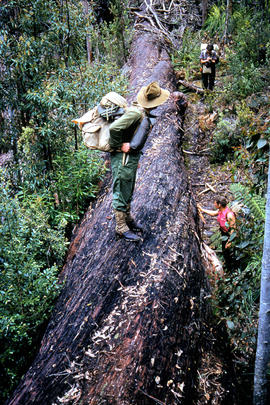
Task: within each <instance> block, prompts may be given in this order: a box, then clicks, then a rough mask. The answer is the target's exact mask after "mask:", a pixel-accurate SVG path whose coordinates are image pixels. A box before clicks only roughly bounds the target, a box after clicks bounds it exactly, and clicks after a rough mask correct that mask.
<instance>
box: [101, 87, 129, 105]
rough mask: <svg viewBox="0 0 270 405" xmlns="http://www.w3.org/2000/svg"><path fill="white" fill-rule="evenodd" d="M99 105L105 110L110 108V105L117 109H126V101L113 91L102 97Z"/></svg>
mask: <svg viewBox="0 0 270 405" xmlns="http://www.w3.org/2000/svg"><path fill="white" fill-rule="evenodd" d="M100 104H101V105H102V107H105V108H106V107H110V106H111V105H112V104H116V105H118V106H119V107H126V106H127V100H126V99H125V98H124V97H123V96H120V94H118V93H116V92H115V91H110V93H107V94H105V96H103V97H102V99H101V101H100Z"/></svg>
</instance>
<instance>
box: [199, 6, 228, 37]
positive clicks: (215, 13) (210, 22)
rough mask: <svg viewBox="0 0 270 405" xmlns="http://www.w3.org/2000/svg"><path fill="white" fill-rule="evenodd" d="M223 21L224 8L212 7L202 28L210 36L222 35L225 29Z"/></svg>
mask: <svg viewBox="0 0 270 405" xmlns="http://www.w3.org/2000/svg"><path fill="white" fill-rule="evenodd" d="M225 20H226V12H225V7H224V6H221V7H218V6H217V5H214V6H213V7H212V8H211V10H210V12H209V14H208V18H207V20H206V22H205V24H204V28H205V29H206V30H207V31H208V33H209V34H210V36H215V35H217V34H219V35H222V33H223V31H224V27H225Z"/></svg>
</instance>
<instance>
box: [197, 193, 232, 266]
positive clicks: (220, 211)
mask: <svg viewBox="0 0 270 405" xmlns="http://www.w3.org/2000/svg"><path fill="white" fill-rule="evenodd" d="M214 206H215V208H216V210H207V209H205V208H203V207H201V206H200V205H199V204H198V208H199V210H200V211H201V212H204V213H205V214H208V215H211V216H212V217H217V221H218V223H219V228H220V232H221V235H222V236H227V238H223V239H224V240H222V253H223V257H224V260H225V266H226V268H227V270H229V271H231V270H232V268H233V265H234V262H235V259H234V254H233V251H232V249H231V244H232V243H231V241H230V240H229V239H230V235H231V234H232V233H233V231H234V230H235V214H234V212H233V211H232V210H231V209H230V208H229V207H228V206H227V200H226V198H223V197H216V198H215V200H214Z"/></svg>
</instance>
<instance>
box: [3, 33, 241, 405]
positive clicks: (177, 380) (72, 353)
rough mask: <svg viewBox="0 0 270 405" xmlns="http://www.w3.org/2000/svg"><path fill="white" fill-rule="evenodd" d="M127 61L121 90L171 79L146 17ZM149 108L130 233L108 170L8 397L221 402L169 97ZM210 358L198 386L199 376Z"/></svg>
mask: <svg viewBox="0 0 270 405" xmlns="http://www.w3.org/2000/svg"><path fill="white" fill-rule="evenodd" d="M152 31H153V30H152ZM129 64H130V67H131V68H132V70H131V73H130V91H131V92H132V95H133V96H135V95H136V93H137V92H138V90H139V89H140V88H141V86H142V85H147V84H148V83H150V82H152V81H158V82H159V84H160V85H161V87H164V88H167V89H169V90H170V91H174V90H176V83H175V79H174V72H173V69H172V66H171V62H170V58H169V55H168V53H167V51H166V49H165V47H164V42H163V40H162V36H159V35H158V34H155V32H149V27H148V31H144V30H141V31H138V32H137V33H136V35H135V38H134V41H133V47H132V50H131V58H130V61H129ZM157 113H158V116H159V117H158V119H157V122H156V124H155V125H154V127H153V130H152V132H151V134H150V135H149V138H148V140H147V143H146V145H145V148H144V151H143V152H144V153H143V155H142V158H141V161H140V167H139V169H138V176H137V183H136V188H135V193H134V200H133V204H132V211H133V214H134V216H135V218H136V220H138V221H139V222H140V223H141V224H142V225H144V227H145V231H144V235H143V240H142V242H141V243H139V244H129V243H128V242H126V241H124V240H116V239H115V235H114V220H113V219H112V218H111V211H112V209H111V184H110V179H109V178H108V179H107V182H105V184H104V187H103V190H102V192H101V194H100V197H99V199H98V201H97V202H96V204H95V206H93V207H91V209H89V211H88V212H87V214H86V216H85V218H84V220H83V222H82V224H81V225H80V228H79V229H78V231H77V234H76V236H75V237H74V240H73V242H72V244H71V246H70V251H69V255H68V258H67V263H66V266H65V268H64V270H63V272H62V274H61V280H62V281H63V291H62V293H61V296H60V298H59V300H58V303H57V305H56V307H55V310H54V314H53V316H52V319H51V321H50V323H49V325H48V328H47V331H46V333H45V336H44V338H43V340H42V344H41V348H40V352H39V354H38V355H37V358H36V360H35V361H34V363H33V365H32V367H31V368H30V369H29V371H28V372H27V373H26V375H25V377H24V378H23V380H22V382H21V383H20V385H19V386H18V388H17V389H16V391H15V393H14V395H13V397H12V398H11V399H10V401H9V402H8V404H9V405H15V404H16V405H28V404H36V405H48V404H59V405H60V404H62V403H66V404H85V405H86V404H88V405H96V404H108V405H116V404H117V405H133V404H134V405H135V404H136V405H140V404H141V405H142V404H149V405H150V404H154V403H158V404H167V405H168V404H170V405H176V404H178V405H179V404H183V405H184V404H186V405H187V404H189V405H191V404H196V405H198V404H210V403H213V404H214V403H215V404H221V403H222V401H225V400H226V399H228V400H229V399H230V403H231V404H233V401H232V399H231V395H230V391H231V385H230V383H231V382H230V375H231V372H229V371H228V368H227V365H226V361H224V360H223V359H221V357H218V355H217V351H216V348H217V346H216V345H215V343H214V342H216V341H217V339H216V338H215V337H214V336H213V332H212V325H210V324H209V319H210V318H209V316H210V314H211V312H210V307H209V304H208V301H207V297H209V287H208V282H207V279H206V277H205V271H204V264H203V259H202V256H201V250H200V239H199V235H198V228H197V225H196V224H197V221H198V216H197V215H198V214H197V210H196V204H195V201H194V199H193V196H192V193H191V189H190V186H189V182H188V176H187V172H186V168H185V165H184V159H183V155H182V153H181V148H180V144H181V131H180V129H179V128H181V117H180V116H179V115H178V114H177V111H176V110H175V106H174V104H173V102H172V101H168V102H167V103H166V104H164V105H162V106H160V107H159V108H158V109H157ZM217 343H220V342H217ZM224 347H225V344H224V342H223V345H222V350H224ZM224 352H225V350H224ZM209 359H210V360H211V361H210V360H209ZM208 360H209V361H208ZM210 364H211V369H210ZM217 365H218V366H219V368H218V369H217V368H216V370H217V372H216V374H215V381H214V382H213V384H212V385H211V384H208V385H207V387H208V388H207V395H206V392H205V388H204V387H205V380H202V378H203V377H202V376H203V375H204V374H205V375H206V374H207V373H208V374H207V375H210V374H211V372H212V371H213V370H215V367H217ZM204 367H205V368H204ZM203 370H204V372H203ZM209 370H210V371H209ZM205 378H207V377H205ZM225 380H227V382H226V381H225ZM217 387H219V388H217ZM217 392H218V395H217V394H216V393H217ZM229 397H230V398H229ZM209 398H210V399H211V400H210V399H209ZM214 398H215V402H214ZM211 401H213V402H211Z"/></svg>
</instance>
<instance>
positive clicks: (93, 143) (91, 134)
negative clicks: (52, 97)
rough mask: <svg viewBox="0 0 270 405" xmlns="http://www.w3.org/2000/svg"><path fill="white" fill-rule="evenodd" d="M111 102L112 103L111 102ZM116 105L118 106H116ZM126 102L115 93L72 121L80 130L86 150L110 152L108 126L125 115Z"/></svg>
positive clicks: (109, 94)
mask: <svg viewBox="0 0 270 405" xmlns="http://www.w3.org/2000/svg"><path fill="white" fill-rule="evenodd" d="M112 100H113V101H112ZM116 103H118V104H116ZM125 103H126V100H125V99H124V98H123V97H122V96H120V95H118V94H117V93H115V92H111V93H108V95H106V96H104V97H103V98H102V100H101V102H100V104H99V105H97V106H96V107H94V108H93V109H92V110H90V111H87V113H85V114H84V115H83V116H82V117H80V118H77V119H74V120H72V122H74V123H75V124H77V125H78V126H79V128H80V129H81V130H82V138H83V143H84V144H85V146H87V148H89V149H92V150H100V151H103V152H110V151H112V148H111V147H110V144H109V140H110V124H111V123H112V122H113V121H114V120H115V119H117V118H119V117H120V116H121V115H123V114H124V113H125V106H126V104H125Z"/></svg>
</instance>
